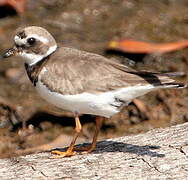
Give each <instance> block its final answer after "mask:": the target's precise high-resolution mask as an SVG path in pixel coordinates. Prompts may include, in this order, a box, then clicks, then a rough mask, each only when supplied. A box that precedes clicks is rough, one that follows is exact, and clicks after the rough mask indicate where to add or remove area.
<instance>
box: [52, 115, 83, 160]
mask: <svg viewBox="0 0 188 180" xmlns="http://www.w3.org/2000/svg"><path fill="white" fill-rule="evenodd" d="M75 123H76V128H75V131H76V132H75V134H74V137H73V139H72V142H71V144H70V146H69V148H68V149H67V151H65V152H61V151H52V152H51V153H52V154H57V156H53V157H52V158H62V157H70V156H73V155H75V154H76V152H75V151H73V149H74V144H75V142H76V139H77V138H78V136H79V134H80V132H81V130H82V125H81V123H80V119H79V117H78V115H76V117H75Z"/></svg>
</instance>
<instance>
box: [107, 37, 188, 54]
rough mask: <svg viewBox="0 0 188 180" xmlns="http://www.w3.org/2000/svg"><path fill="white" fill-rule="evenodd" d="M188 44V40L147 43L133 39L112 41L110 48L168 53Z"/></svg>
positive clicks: (133, 51)
mask: <svg viewBox="0 0 188 180" xmlns="http://www.w3.org/2000/svg"><path fill="white" fill-rule="evenodd" d="M187 46H188V40H184V41H180V42H172V43H159V44H157V43H147V42H142V41H133V40H119V41H111V42H110V43H109V45H108V47H109V48H110V49H115V50H120V51H123V52H128V53H157V52H158V53H166V52H171V51H175V50H177V49H182V48H185V47H187Z"/></svg>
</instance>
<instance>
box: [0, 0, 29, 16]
mask: <svg viewBox="0 0 188 180" xmlns="http://www.w3.org/2000/svg"><path fill="white" fill-rule="evenodd" d="M26 3H27V0H0V6H10V7H12V8H13V9H15V10H16V12H17V13H19V14H22V13H24V11H25V6H26Z"/></svg>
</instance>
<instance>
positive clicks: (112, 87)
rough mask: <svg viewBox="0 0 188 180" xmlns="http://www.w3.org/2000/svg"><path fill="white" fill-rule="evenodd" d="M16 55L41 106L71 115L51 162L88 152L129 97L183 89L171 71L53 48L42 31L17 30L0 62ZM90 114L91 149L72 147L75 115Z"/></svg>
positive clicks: (77, 127) (78, 128)
mask: <svg viewBox="0 0 188 180" xmlns="http://www.w3.org/2000/svg"><path fill="white" fill-rule="evenodd" d="M11 56H19V57H22V59H23V60H24V62H25V69H26V72H27V75H28V77H29V79H30V81H31V82H32V84H33V86H34V87H35V89H36V91H37V92H38V93H39V94H40V95H41V97H42V98H44V99H45V100H46V101H47V102H49V103H51V104H53V105H55V106H57V107H59V108H61V109H62V110H66V111H70V112H72V113H73V114H74V119H75V134H74V136H73V139H72V141H71V143H70V146H69V147H68V148H67V149H66V151H65V152H62V151H58V150H55V151H52V153H53V154H55V156H54V158H62V157H70V156H73V155H75V154H77V153H78V152H79V151H82V152H81V153H82V154H84V153H90V152H92V151H93V150H95V148H96V144H97V136H98V133H99V131H100V128H101V125H102V121H103V119H104V118H110V117H112V116H113V115H115V114H117V113H119V112H120V111H121V110H122V108H124V107H125V106H127V105H128V104H129V103H130V102H131V101H133V100H134V99H135V98H137V97H139V96H142V95H145V94H146V93H149V92H150V91H153V90H157V89H161V88H185V87H187V85H186V84H183V83H178V82H175V80H174V79H172V78H171V77H174V76H175V75H176V74H175V73H173V72H172V73H156V72H148V71H137V70H134V69H132V68H130V67H127V66H125V65H123V64H121V63H118V62H115V61H112V60H110V59H108V58H106V57H104V56H101V55H98V54H95V53H90V52H86V51H82V50H78V49H74V48H70V47H64V46H62V45H57V43H56V40H55V39H54V37H53V36H52V35H51V34H50V33H49V32H48V31H47V30H46V29H44V28H43V27H38V26H29V27H25V28H22V29H19V30H18V31H17V32H16V34H15V36H14V43H13V47H12V48H10V49H8V50H6V51H5V52H4V53H3V54H2V55H1V59H5V58H8V57H11ZM82 114H90V115H95V116H96V129H95V133H94V136H93V141H92V143H91V145H89V146H87V147H80V148H78V149H76V148H75V142H76V139H77V138H78V136H79V135H80V133H81V131H82V125H81V123H80V119H79V117H80V115H82Z"/></svg>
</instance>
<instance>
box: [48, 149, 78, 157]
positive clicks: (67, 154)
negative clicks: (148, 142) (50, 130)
mask: <svg viewBox="0 0 188 180" xmlns="http://www.w3.org/2000/svg"><path fill="white" fill-rule="evenodd" d="M51 153H52V154H56V156H52V157H51V158H52V159H59V158H63V157H70V156H74V155H75V154H76V152H75V151H71V150H67V151H65V152H61V151H57V150H56V151H51Z"/></svg>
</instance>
